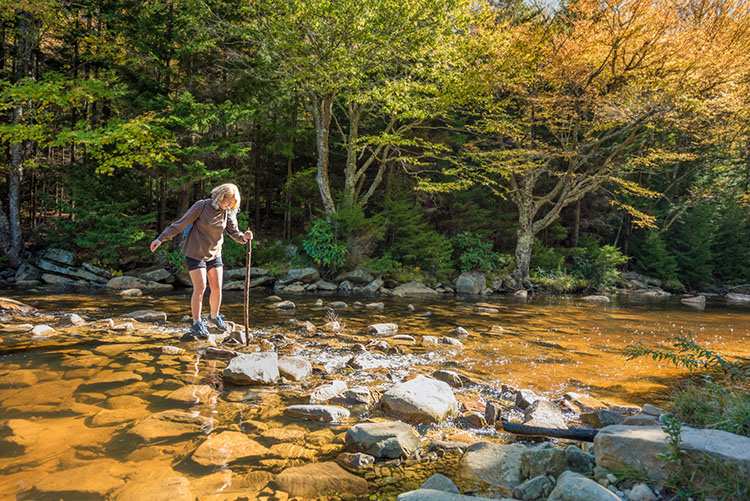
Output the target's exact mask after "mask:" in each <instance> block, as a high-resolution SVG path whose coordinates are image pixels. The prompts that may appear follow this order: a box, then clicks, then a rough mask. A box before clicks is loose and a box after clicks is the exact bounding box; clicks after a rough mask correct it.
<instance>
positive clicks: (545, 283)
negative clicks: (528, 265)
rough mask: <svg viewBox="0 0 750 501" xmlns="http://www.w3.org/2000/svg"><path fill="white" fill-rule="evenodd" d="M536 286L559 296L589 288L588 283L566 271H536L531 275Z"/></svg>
mask: <svg viewBox="0 0 750 501" xmlns="http://www.w3.org/2000/svg"><path fill="white" fill-rule="evenodd" d="M531 281H532V282H533V283H534V285H536V286H538V287H541V288H542V289H546V290H549V291H553V292H556V293H559V294H563V293H571V292H579V291H582V290H584V289H586V288H587V287H588V286H589V283H588V281H586V280H585V279H583V278H580V277H577V276H575V275H571V274H570V273H566V272H564V271H545V270H541V269H537V270H534V271H533V272H532V273H531Z"/></svg>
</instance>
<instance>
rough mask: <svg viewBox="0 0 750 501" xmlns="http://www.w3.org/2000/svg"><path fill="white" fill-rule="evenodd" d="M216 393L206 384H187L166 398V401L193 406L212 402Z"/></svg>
mask: <svg viewBox="0 0 750 501" xmlns="http://www.w3.org/2000/svg"><path fill="white" fill-rule="evenodd" d="M217 395H218V392H217V391H216V390H214V389H213V388H211V387H210V386H209V385H207V384H189V385H186V386H183V387H182V388H178V389H176V390H174V391H173V392H171V393H170V394H169V395H167V396H166V398H167V399H168V400H173V401H175V402H180V403H182V404H188V405H195V404H201V403H206V402H210V401H212V400H214V399H215V398H216V397H217Z"/></svg>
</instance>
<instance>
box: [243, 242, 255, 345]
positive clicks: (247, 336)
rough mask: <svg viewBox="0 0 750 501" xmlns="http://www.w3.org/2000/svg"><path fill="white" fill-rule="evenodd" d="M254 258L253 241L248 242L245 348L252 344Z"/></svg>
mask: <svg viewBox="0 0 750 501" xmlns="http://www.w3.org/2000/svg"><path fill="white" fill-rule="evenodd" d="M252 258H253V241H252V240H248V241H247V260H246V266H245V304H244V306H245V346H247V345H248V344H250V331H249V329H248V324H249V323H250V264H251V262H252Z"/></svg>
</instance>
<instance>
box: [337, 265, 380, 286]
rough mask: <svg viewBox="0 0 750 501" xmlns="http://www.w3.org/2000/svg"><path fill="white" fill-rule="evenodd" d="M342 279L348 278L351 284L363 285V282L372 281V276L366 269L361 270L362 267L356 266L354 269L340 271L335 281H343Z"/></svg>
mask: <svg viewBox="0 0 750 501" xmlns="http://www.w3.org/2000/svg"><path fill="white" fill-rule="evenodd" d="M344 280H348V281H349V282H351V283H353V284H359V285H364V284H367V283H370V282H372V281H373V280H374V277H373V276H372V274H370V272H368V271H367V270H363V269H362V268H357V269H356V270H354V271H347V272H345V273H341V274H340V275H339V276H337V277H336V281H337V282H343V281H344Z"/></svg>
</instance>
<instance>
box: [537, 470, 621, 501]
mask: <svg viewBox="0 0 750 501" xmlns="http://www.w3.org/2000/svg"><path fill="white" fill-rule="evenodd" d="M547 501H620V497H619V496H618V495H617V494H615V493H613V492H612V491H610V490H609V489H607V488H606V487H603V486H601V485H599V484H597V483H596V482H594V481H593V480H591V479H590V478H586V477H584V476H583V475H581V474H580V473H575V472H572V471H566V472H565V473H563V474H562V475H560V478H558V479H557V485H556V486H555V488H554V489H553V490H552V493H551V494H550V495H549V497H548V498H547Z"/></svg>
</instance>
